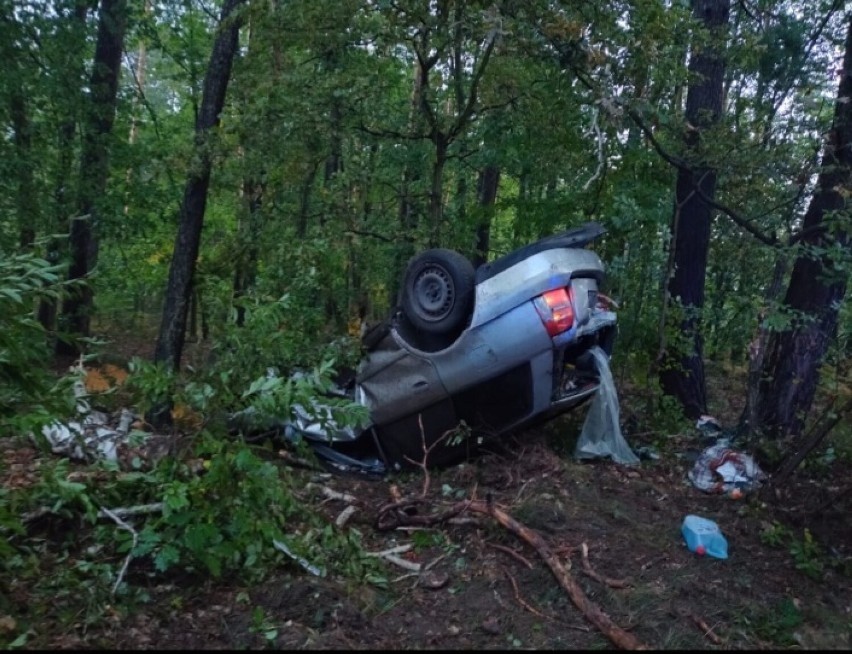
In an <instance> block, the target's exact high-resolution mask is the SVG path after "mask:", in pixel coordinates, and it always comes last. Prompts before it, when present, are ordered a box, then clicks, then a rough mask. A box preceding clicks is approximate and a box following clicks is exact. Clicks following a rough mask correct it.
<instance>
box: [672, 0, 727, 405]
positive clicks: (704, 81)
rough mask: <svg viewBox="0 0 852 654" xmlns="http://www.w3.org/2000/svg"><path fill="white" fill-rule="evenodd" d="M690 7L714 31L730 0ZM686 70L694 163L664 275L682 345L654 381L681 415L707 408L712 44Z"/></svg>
mask: <svg viewBox="0 0 852 654" xmlns="http://www.w3.org/2000/svg"><path fill="white" fill-rule="evenodd" d="M692 11H693V16H694V17H695V18H696V19H698V20H700V21H702V22H703V24H704V26H705V27H706V28H707V29H708V31H709V32H710V33H711V34H712V35H713V36H716V35H718V34H719V33H720V32H723V31H724V30H725V29H726V28H727V24H728V16H729V14H730V0H693V3H692ZM689 72H690V81H689V89H688V90H687V95H686V119H687V122H688V125H687V136H686V144H687V148H688V150H689V151H690V154H691V156H690V157H689V158H690V159H691V160H692V161H696V162H697V163H696V165H694V166H692V168H691V169H690V170H684V169H680V170H679V171H678V176H677V186H676V190H675V209H674V214H673V218H672V230H671V231H672V245H671V247H672V248H674V258H673V263H674V271H673V274H672V276H671V278H670V279H669V281H668V303H669V305H677V306H679V307H680V311H682V313H681V314H680V316H679V317H680V320H679V324H678V325H677V326H676V329H677V331H678V333H679V337H678V339H677V340H678V341H679V343H683V346H680V345H678V346H674V347H673V346H672V345H671V342H669V347H668V348H665V349H663V350H662V351H661V353H660V354H661V357H660V358H661V363H662V368H661V370H660V382H661V384H662V387H663V391H664V392H665V393H666V394H668V395H672V396H674V397H676V398H677V399H678V400H679V401H680V403H681V404H682V405H683V409H684V413H685V414H686V415H687V417H689V418H693V419H695V418H698V417H699V416H700V415H701V414H703V413H706V411H707V393H706V388H705V383H704V362H703V344H702V338H701V324H700V314H701V311H702V309H703V307H704V277H705V273H706V270H707V251H708V247H709V244H710V219H711V217H712V209H711V207H710V205H708V204H707V202H706V201H705V200H704V199H703V198H702V197H701V195H704V196H706V197H708V198H711V199H712V198H713V197H714V195H715V191H716V171H715V170H713V169H712V168H708V167H707V166H704V165H702V164H701V130H702V129H703V128H705V127H708V126H710V125H712V124H713V123H715V122H716V121H717V120H718V119H719V116H720V115H721V113H722V91H723V87H722V84H723V81H724V73H725V60H724V57H723V56H722V54H721V53H720V52H718V50H716V49H714V48H712V47H700V48H699V47H696V48H695V49H694V51H693V54H692V56H691V57H690V62H689Z"/></svg>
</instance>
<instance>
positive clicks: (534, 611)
mask: <svg viewBox="0 0 852 654" xmlns="http://www.w3.org/2000/svg"><path fill="white" fill-rule="evenodd" d="M503 572H505V573H506V576H507V577H508V578H509V581H510V582H511V584H512V590H514V591H515V600H516V601H517V602H518V604H520V605H521V606H522V607H524V608H525V609H526V610H527V611H529V612H530V613H532V614H533V615H537V616H538V617H540V618H544V619H545V620H553V618H551V617H550V616H549V615H545V614H544V613H542V612H541V611H539V610H538V609H537V608H535V607H534V606H531V605H530V604H528V603H527V602H526V601H525V600H524V598H523V597H521V589H520V588H518V582H517V581H515V578H514V577H513V576H512V574H511V573H510V572H509V571H508V570H503Z"/></svg>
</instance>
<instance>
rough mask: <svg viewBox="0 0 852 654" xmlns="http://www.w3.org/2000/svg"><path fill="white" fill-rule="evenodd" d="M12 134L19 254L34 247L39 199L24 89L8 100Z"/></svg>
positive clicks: (15, 91)
mask: <svg viewBox="0 0 852 654" xmlns="http://www.w3.org/2000/svg"><path fill="white" fill-rule="evenodd" d="M10 113H11V114H12V130H13V135H14V142H15V160H16V162H17V166H16V168H17V171H16V172H17V177H18V193H17V195H18V197H17V205H18V225H19V234H20V236H19V240H20V246H21V249H22V250H31V249H32V247H33V244H34V243H35V236H36V225H37V224H38V214H39V210H38V195H37V194H36V192H35V180H34V179H33V170H34V169H35V166H34V165H33V163H34V162H33V152H32V138H31V133H30V121H29V116H28V115H27V101H26V97H25V92H24V89H22V88H16V89H15V90H14V91H13V92H12V97H11V99H10Z"/></svg>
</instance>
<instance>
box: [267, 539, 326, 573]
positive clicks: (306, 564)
mask: <svg viewBox="0 0 852 654" xmlns="http://www.w3.org/2000/svg"><path fill="white" fill-rule="evenodd" d="M272 544H273V545H274V546H275V549H277V550H278V551H279V552H283V553H284V554H286V555H287V556H289V557H290V558H291V559H293V560H294V561H295V562H296V563H298V564H299V565H300V566H302V568H304V569H305V570H307V571H308V572H310V573H311V574H312V575H314V576H315V577H325V572H324V571H323V570H321V569H320V568H318V567H317V566H315V565H314V564H313V563H311V562H310V561H308V560H307V559H305V558H304V557H301V556H299V555H298V554H294V553H293V552H292V551H291V550H290V548H289V547H287V544H286V543H283V542H281V541H280V540H277V539H274V538H273V539H272Z"/></svg>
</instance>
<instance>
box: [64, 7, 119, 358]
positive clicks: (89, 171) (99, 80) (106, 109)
mask: <svg viewBox="0 0 852 654" xmlns="http://www.w3.org/2000/svg"><path fill="white" fill-rule="evenodd" d="M126 14H127V8H126V4H125V0H102V2H101V8H100V13H99V19H98V38H97V43H96V45H95V58H94V62H93V67H92V77H91V81H90V100H89V108H88V117H87V121H86V130H85V133H84V135H83V149H82V152H81V154H80V179H79V190H78V195H77V215H76V216H75V217H74V218H73V219H72V221H71V229H70V237H69V246H70V249H71V265H70V267H69V270H68V278H69V279H72V280H77V279H85V278H86V277H88V275H89V273H90V272H91V271H92V269H94V267H95V266H96V265H97V260H98V235H97V223H98V208H97V203H98V201H99V200H100V198H101V197H102V196H103V194H104V192H105V191H106V185H107V178H108V175H109V154H110V147H109V138H110V136H111V134H112V126H113V122H114V121H115V109H116V99H117V93H118V77H119V74H120V71H121V53H122V49H123V47H124V31H125V25H126V20H127V16H126ZM93 297H94V296H93V291H92V288H91V286H89V285H88V284H86V285H85V286H83V287H82V288H81V290H80V291H79V292H77V293H75V294H73V295H72V296H70V297H69V298H67V299H66V300H65V302H64V303H63V307H62V316H63V321H64V325H63V327H64V328H65V330H66V331H68V332H70V333H71V334H72V335H73V336H75V337H80V336H88V335H89V332H90V324H91V323H90V321H91V311H92V305H93ZM56 349H57V354H62V355H74V356H76V355H77V354H79V348H78V346H77V344H76V343H73V342H68V341H61V340H60V341H57V346H56Z"/></svg>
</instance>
